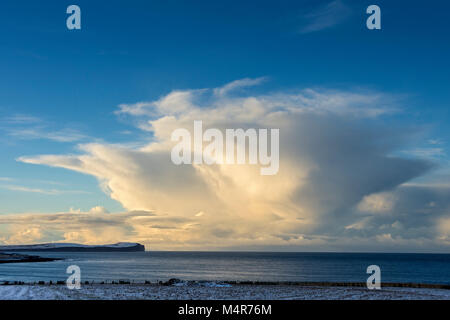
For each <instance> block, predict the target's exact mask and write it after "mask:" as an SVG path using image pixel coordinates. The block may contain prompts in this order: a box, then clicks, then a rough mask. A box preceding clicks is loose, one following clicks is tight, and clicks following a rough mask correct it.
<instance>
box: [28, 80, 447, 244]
mask: <svg viewBox="0 0 450 320" xmlns="http://www.w3.org/2000/svg"><path fill="white" fill-rule="evenodd" d="M261 81H262V80H255V81H250V80H249V79H246V80H245V81H240V82H239V81H237V82H233V83H231V84H228V85H226V86H224V87H222V88H215V89H200V90H184V91H180V90H178V91H173V92H171V93H169V94H167V95H165V96H163V97H161V98H160V99H158V100H156V101H148V102H140V103H136V104H122V105H120V107H119V110H118V112H117V113H118V114H120V115H121V116H123V115H128V116H130V117H134V118H135V119H136V120H138V121H137V122H135V123H138V124H139V127H140V128H141V129H142V130H145V131H148V132H149V142H148V143H147V144H146V145H145V146H143V147H140V148H131V147H126V146H123V145H122V146H117V145H113V144H101V143H91V144H84V145H81V146H80V151H81V153H80V154H76V155H38V156H24V157H21V158H20V159H19V161H22V162H24V163H29V164H39V165H48V166H54V167H62V168H66V169H69V170H74V171H78V172H81V173H84V174H89V175H92V176H95V177H96V178H97V179H98V180H99V182H100V185H101V187H102V188H103V189H104V190H105V192H107V193H109V194H110V196H111V198H113V199H115V200H117V201H119V202H120V203H121V204H122V205H123V207H124V208H125V209H126V210H128V212H136V210H138V211H143V212H153V213H154V214H155V215H156V217H160V221H153V220H156V218H155V217H152V218H150V219H147V218H145V217H144V218H142V217H135V216H133V217H128V216H127V218H126V219H125V220H121V221H122V223H123V225H120V224H116V223H113V222H111V223H112V225H111V227H112V228H114V230H112V229H111V231H110V232H111V234H117V236H121V237H125V238H127V239H134V240H140V241H142V242H144V243H148V244H150V245H151V246H155V244H156V246H157V247H158V248H166V249H167V248H177V249H179V248H185V249H188V248H195V249H199V248H219V247H233V248H239V247H240V248H250V247H252V246H256V247H258V248H263V247H265V248H273V247H274V246H285V247H289V248H292V247H297V248H298V247H302V248H304V247H308V246H309V247H310V248H315V249H320V248H322V249H326V248H330V246H337V245H342V246H351V243H352V239H355V238H358V239H360V240H361V239H362V240H361V241H360V242H359V243H361V244H362V245H363V244H364V243H365V244H367V246H372V245H373V243H376V242H377V241H378V242H379V243H382V244H383V245H386V243H387V242H389V241H386V239H387V238H389V237H388V236H386V234H389V235H390V236H391V238H392V237H393V238H392V239H394V240H393V244H395V243H402V242H401V241H403V240H402V239H403V238H402V236H403V235H409V236H410V233H408V230H406V229H404V230H403V231H401V230H400V229H401V228H399V226H400V225H401V226H402V228H407V227H408V224H407V223H405V222H404V221H403V220H404V219H403V218H401V217H399V216H398V213H395V212H393V210H394V208H395V207H396V206H395V205H394V201H395V200H394V199H400V198H401V199H404V197H400V196H398V197H397V196H392V197H389V196H386V194H387V193H391V192H393V193H402V192H404V191H402V190H404V189H402V188H404V187H402V186H403V185H404V184H405V183H406V182H408V181H410V180H412V179H414V178H416V177H418V176H421V175H423V174H425V173H426V172H427V171H428V170H430V168H431V164H430V163H429V162H428V161H427V160H425V159H415V158H411V157H409V158H402V157H399V156H394V154H396V152H397V151H398V150H401V149H404V148H405V145H407V144H408V143H409V142H408V137H410V135H409V134H408V133H407V132H405V131H404V128H394V127H392V126H385V125H384V124H383V121H382V120H383V119H384V118H386V117H389V116H390V114H391V113H392V112H395V110H396V108H398V105H396V104H395V103H394V99H393V98H392V97H390V96H389V95H385V94H382V93H377V92H350V91H347V92H346V91H336V90H324V89H322V90H312V89H306V90H300V91H297V92H289V93H286V92H275V93H267V94H261V95H249V94H246V95H245V94H242V91H239V90H238V91H236V90H234V89H236V88H237V87H239V86H242V87H249V86H251V85H256V84H258V83H260V82H261ZM194 120H202V122H203V125H204V127H205V128H218V129H223V130H224V129H226V128H243V129H247V128H256V129H259V128H279V129H280V169H279V172H278V174H277V175H274V176H261V175H260V174H259V167H258V166H254V165H228V164H216V165H212V166H208V165H181V166H177V165H174V164H173V163H172V162H171V160H170V150H171V148H172V147H173V145H174V142H172V141H171V139H170V136H171V133H172V131H173V130H175V129H177V128H187V129H188V130H192V126H193V121H194ZM377 194H381V196H377ZM383 195H385V196H386V197H387V198H386V199H388V200H389V201H390V202H389V203H388V202H386V203H388V204H389V206H388V205H387V204H382V203H381V202H380V201H382V200H383V199H384V198H383ZM377 201H378V202H377ZM379 202H380V203H379ZM381 211H383V212H381ZM200 213H201V214H200ZM126 214H127V213H123V214H122V215H125V216H126ZM443 214H444V211H443V209H442V208H440V211H439V213H435V214H434V215H433V218H430V219H428V220H426V221H425V223H426V226H425V227H426V228H428V229H427V232H424V231H423V230H422V231H423V232H421V233H420V236H418V238H417V239H415V240H417V241H418V242H420V241H422V242H423V243H425V245H428V246H436V245H437V243H439V244H438V245H445V244H443V242H442V241H443V240H442V239H443V238H442V235H441V238H440V239H441V240H442V241H441V240H439V237H438V234H437V233H434V234H433V232H431V231H430V230H434V231H436V230H437V229H436V221H437V219H440V218H442V216H443ZM115 215H116V214H108V215H107V217H106V218H104V219H106V221H116V220H113V219H115V218H114V217H116V216H115ZM118 215H119V216H120V214H118ZM171 218H173V219H175V220H176V221H171V222H170V219H171ZM77 219H78V218H77ZM361 221H363V222H361ZM397 221H399V222H398V223H397V224H396V222H397ZM400 221H403V222H400ZM138 222H139V223H138ZM422 222H424V221H423V220H422ZM65 223H66V222H62V223H61V228H63V227H64V224H65ZM385 225H394V226H397V227H398V228H394V227H391V228H390V229H389V228H385V227H384V228H381V227H382V226H385ZM352 226H353V227H352ZM380 228H381V229H380ZM83 230H85V231H84V233H83V234H84V238H83V239H84V241H85V242H89V240H88V239H89V237H90V235H91V237H92V236H93V233H92V232H90V231H89V230H90V229H89V224H86V225H83ZM105 230H106V229H105ZM394 231H395V232H394ZM441 231H442V230H441ZM73 232H77V231H76V230H75V231H73ZM436 232H437V231H436ZM62 234H63V235H64V233H62ZM75 234H76V233H71V234H67V233H66V236H65V237H64V236H62V237H63V238H64V239H65V240H68V239H69V238H70V239H74V238H76V237H75ZM80 237H81V236H80ZM377 237H378V238H377ZM96 239H97V238H96ZM364 239H366V240H365V241H363V240H364ZM369 239H370V240H369ZM377 239H378V240H377ZM392 239H390V238H389V240H392ZM396 239H397V240H398V241H397V242H396V241H395V240H396ZM423 239H425V240H423ZM118 240H121V239H118ZM439 241H441V242H439ZM410 243H412V242H410Z"/></svg>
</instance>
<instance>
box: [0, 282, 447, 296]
mask: <svg viewBox="0 0 450 320" xmlns="http://www.w3.org/2000/svg"><path fill="white" fill-rule="evenodd" d="M0 300H450V291H449V290H443V289H431V288H411V287H386V286H384V287H383V286H382V287H381V290H369V289H367V288H363V287H351V286H337V287H327V286H300V285H297V286H294V285H283V284H280V285H261V284H256V285H255V284H253V285H248V284H236V285H218V284H211V283H209V284H208V283H203V284H201V285H200V284H197V285H193V284H190V285H183V286H179V285H159V284H155V283H153V284H103V285H102V284H87V285H86V284H82V285H81V288H80V289H78V290H77V289H74V290H70V289H68V288H67V286H66V285H65V284H60V285H2V286H0Z"/></svg>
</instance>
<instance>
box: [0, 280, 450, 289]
mask: <svg viewBox="0 0 450 320" xmlns="http://www.w3.org/2000/svg"><path fill="white" fill-rule="evenodd" d="M64 284H65V281H62V280H49V281H34V282H25V281H18V280H0V286H11V285H17V286H20V285H24V286H54V285H64ZM81 284H82V285H95V286H133V285H138V286H143V287H146V286H154V287H195V286H197V287H202V286H210V287H214V286H215V287H232V286H242V287H252V286H267V287H276V286H285V287H323V288H333V287H346V288H367V284H366V283H365V282H326V281H212V280H190V281H183V280H179V279H170V280H168V281H164V282H163V281H153V282H151V281H147V280H145V281H130V280H110V281H93V280H91V281H82V282H81ZM381 287H382V288H411V289H439V290H450V284H432V283H408V282H405V283H403V282H386V283H382V284H381Z"/></svg>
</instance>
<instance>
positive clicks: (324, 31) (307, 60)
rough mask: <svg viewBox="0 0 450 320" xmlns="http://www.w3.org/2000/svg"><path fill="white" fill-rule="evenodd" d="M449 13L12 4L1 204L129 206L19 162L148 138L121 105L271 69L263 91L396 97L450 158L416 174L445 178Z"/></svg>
mask: <svg viewBox="0 0 450 320" xmlns="http://www.w3.org/2000/svg"><path fill="white" fill-rule="evenodd" d="M70 4H77V5H79V6H80V8H81V12H82V29H81V30H72V31H70V30H67V29H66V24H65V20H66V18H67V14H66V13H65V11H66V8H67V6H68V5H70ZM370 4H377V5H379V6H380V8H381V12H382V30H368V29H367V28H366V24H365V20H366V18H367V17H368V15H367V14H366V13H365V9H366V8H367V6H368V5H370ZM449 10H450V4H448V3H447V2H445V1H435V0H431V1H427V2H426V5H425V4H424V3H423V2H422V1H420V2H419V1H381V0H377V1H375V2H374V1H348V0H347V1H345V0H342V1H341V0H337V1H329V0H328V1H313V0H310V1H298V0H296V1H277V2H274V1H258V2H256V1H229V2H219V1H134V0H133V1H126V2H125V1H81V0H80V1H76V2H73V3H72V2H67V1H58V2H56V1H44V2H36V1H3V2H2V9H1V11H0V24H1V26H2V27H1V28H0V39H1V41H0V145H1V150H2V152H1V153H0V213H2V214H12V213H28V212H41V213H55V212H64V211H68V210H70V208H73V209H75V210H76V209H81V211H88V210H89V209H90V208H92V207H95V206H101V207H104V208H106V209H107V210H108V211H110V212H120V211H123V210H124V209H129V208H124V205H123V203H121V202H120V201H116V200H117V199H116V200H113V199H111V197H110V196H109V195H108V194H106V193H105V192H103V190H102V189H101V188H100V187H99V183H98V181H97V179H96V178H95V177H93V176H92V175H91V174H89V173H87V174H83V173H86V172H83V173H80V172H76V171H71V170H66V169H64V168H61V167H58V166H56V167H55V166H44V165H34V164H30V163H24V162H22V161H17V159H18V158H20V157H24V156H36V155H42V154H52V155H70V154H80V153H82V151H80V149H79V147H78V145H79V144H84V143H92V142H97V143H104V144H107V143H123V144H136V145H139V144H145V143H147V142H149V141H151V140H152V133H149V132H145V131H142V130H140V129H139V128H138V127H136V125H135V124H136V121H137V120H136V119H133V118H130V117H127V116H121V115H117V114H116V113H115V111H116V110H117V108H118V106H119V105H120V104H133V103H136V102H140V101H155V100H157V99H159V98H160V97H163V96H165V95H167V94H169V93H170V92H171V91H172V90H189V89H197V88H217V87H220V86H223V85H225V84H226V83H229V82H232V81H234V80H237V79H243V78H259V77H266V79H267V81H264V83H262V84H261V85H260V86H258V87H255V88H254V90H253V92H254V94H255V95H258V94H263V93H272V92H279V91H283V92H291V91H295V90H297V89H304V88H318V89H320V88H327V89H333V90H344V91H358V92H361V91H362V92H364V91H367V92H380V93H383V94H385V95H389V96H390V97H393V98H392V100H393V101H395V102H392V103H395V104H396V105H397V104H399V105H401V106H402V111H401V112H398V113H395V114H393V115H392V116H391V117H389V118H386V119H384V120H383V122H384V124H387V125H388V126H389V124H392V125H395V126H402V127H403V128H404V130H407V131H408V132H409V134H410V135H411V137H414V141H412V144H411V145H408V143H406V144H405V148H406V149H408V150H413V152H410V153H409V154H405V157H411V156H417V155H418V154H419V153H420V155H419V156H424V154H425V156H428V157H431V158H432V160H433V161H435V162H436V163H438V167H439V169H437V171H436V170H435V171H433V172H429V173H428V174H427V175H422V176H418V177H416V178H415V180H414V181H420V182H424V183H425V182H426V183H438V182H439V183H445V182H446V181H445V177H446V176H445V174H448V176H447V177H450V169H449V168H450V167H448V163H449V158H448V155H447V153H446V148H447V146H448V141H449V138H450V129H449V126H448V124H449V123H450V114H449V111H448V110H449V103H450V90H449V84H450V81H449V74H450V72H449V70H450V65H449V64H450V62H449V59H448V57H449V56H450V41H449V40H448V35H449V31H450V30H449V29H450V27H449V26H448V12H449ZM384 102H385V103H386V104H389V103H391V101H386V100H385V101H384ZM368 121H370V120H368ZM396 152H397V153H401V152H403V150H396ZM436 172H437V173H436ZM441 180H442V181H441ZM447 181H448V180H447ZM125 207H126V206H125Z"/></svg>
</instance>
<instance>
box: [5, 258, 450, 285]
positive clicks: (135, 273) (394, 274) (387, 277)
mask: <svg viewBox="0 0 450 320" xmlns="http://www.w3.org/2000/svg"><path fill="white" fill-rule="evenodd" d="M33 254H37V255H40V256H45V257H60V258H64V259H65V260H62V261H54V262H40V263H17V264H0V281H5V280H9V281H11V280H20V281H27V282H33V281H39V280H44V281H49V280H65V279H67V276H68V275H67V274H66V268H67V267H68V266H69V265H73V264H75V265H78V266H79V267H80V268H81V276H82V281H85V280H94V281H105V280H106V281H111V280H132V281H135V282H144V281H145V280H149V281H152V282H153V281H156V280H163V281H165V280H167V279H169V278H179V279H183V280H240V281H243V280H252V281H342V282H350V281H357V282H365V281H366V280H367V277H368V275H367V274H366V269H367V267H368V266H369V265H372V264H375V265H378V266H379V267H380V268H381V280H382V281H383V282H413V283H440V284H450V254H388V253H262V252H131V253H33Z"/></svg>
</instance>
